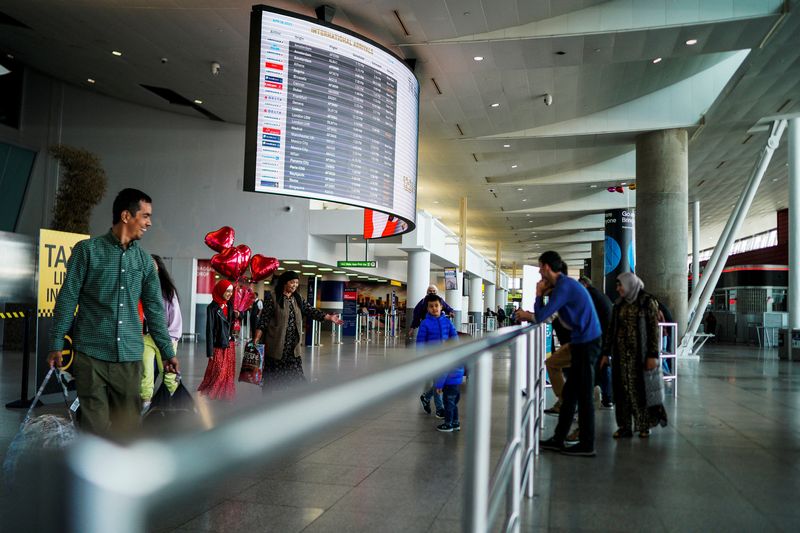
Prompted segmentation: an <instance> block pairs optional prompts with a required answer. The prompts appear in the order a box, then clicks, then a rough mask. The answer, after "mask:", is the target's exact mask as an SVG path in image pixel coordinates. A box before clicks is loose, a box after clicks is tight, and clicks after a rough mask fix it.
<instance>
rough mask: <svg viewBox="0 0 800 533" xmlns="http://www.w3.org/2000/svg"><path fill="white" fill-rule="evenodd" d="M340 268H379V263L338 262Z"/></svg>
mask: <svg viewBox="0 0 800 533" xmlns="http://www.w3.org/2000/svg"><path fill="white" fill-rule="evenodd" d="M336 266H337V267H338V268H377V267H378V262H377V261H337V262H336Z"/></svg>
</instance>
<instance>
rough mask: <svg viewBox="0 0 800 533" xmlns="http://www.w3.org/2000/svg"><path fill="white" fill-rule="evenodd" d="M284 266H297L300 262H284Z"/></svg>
mask: <svg viewBox="0 0 800 533" xmlns="http://www.w3.org/2000/svg"><path fill="white" fill-rule="evenodd" d="M283 264H284V265H299V264H300V261H284V262H283Z"/></svg>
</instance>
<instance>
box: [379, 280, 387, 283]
mask: <svg viewBox="0 0 800 533" xmlns="http://www.w3.org/2000/svg"><path fill="white" fill-rule="evenodd" d="M387 281H389V280H386V279H379V280H378V283H386V282H387Z"/></svg>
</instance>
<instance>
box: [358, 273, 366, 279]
mask: <svg viewBox="0 0 800 533" xmlns="http://www.w3.org/2000/svg"><path fill="white" fill-rule="evenodd" d="M368 277H369V276H364V275H362V274H359V275H358V279H367V278H368Z"/></svg>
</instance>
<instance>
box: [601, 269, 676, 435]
mask: <svg viewBox="0 0 800 533" xmlns="http://www.w3.org/2000/svg"><path fill="white" fill-rule="evenodd" d="M617 292H618V293H619V296H620V297H619V299H618V300H617V301H616V302H615V303H614V312H613V314H612V316H611V324H610V326H609V328H608V331H607V332H606V337H605V339H604V342H603V353H604V354H609V355H610V356H611V357H612V358H613V360H614V364H613V365H612V366H611V371H612V379H613V383H614V396H615V398H614V401H615V403H616V408H615V411H614V414H615V416H616V421H617V426H618V428H619V429H617V431H616V432H615V433H614V438H615V439H619V438H627V437H632V436H633V429H634V428H635V429H636V431H637V432H638V433H639V437H640V438H647V437H649V436H650V428H651V427H654V426H656V425H658V424H659V423H660V424H661V425H662V426H665V425H666V424H667V414H666V411H664V406H663V405H661V404H657V405H652V406H648V403H649V402H648V390H647V388H646V385H645V374H646V373H648V372H653V371H657V370H658V358H659V335H658V302H657V301H656V299H655V298H653V296H652V295H650V294H649V293H647V292H645V291H644V283H643V282H642V280H641V279H639V278H638V277H637V276H636V274H634V273H633V272H625V273H622V274H620V275H619V276H618V277H617ZM606 364H608V358H607V357H606V356H603V358H602V359H601V362H600V365H601V367H602V366H605V365H606ZM658 385H660V386H661V387H663V383H661V382H659V383H658ZM662 394H663V389H662ZM631 420H633V427H632V424H631Z"/></svg>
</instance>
